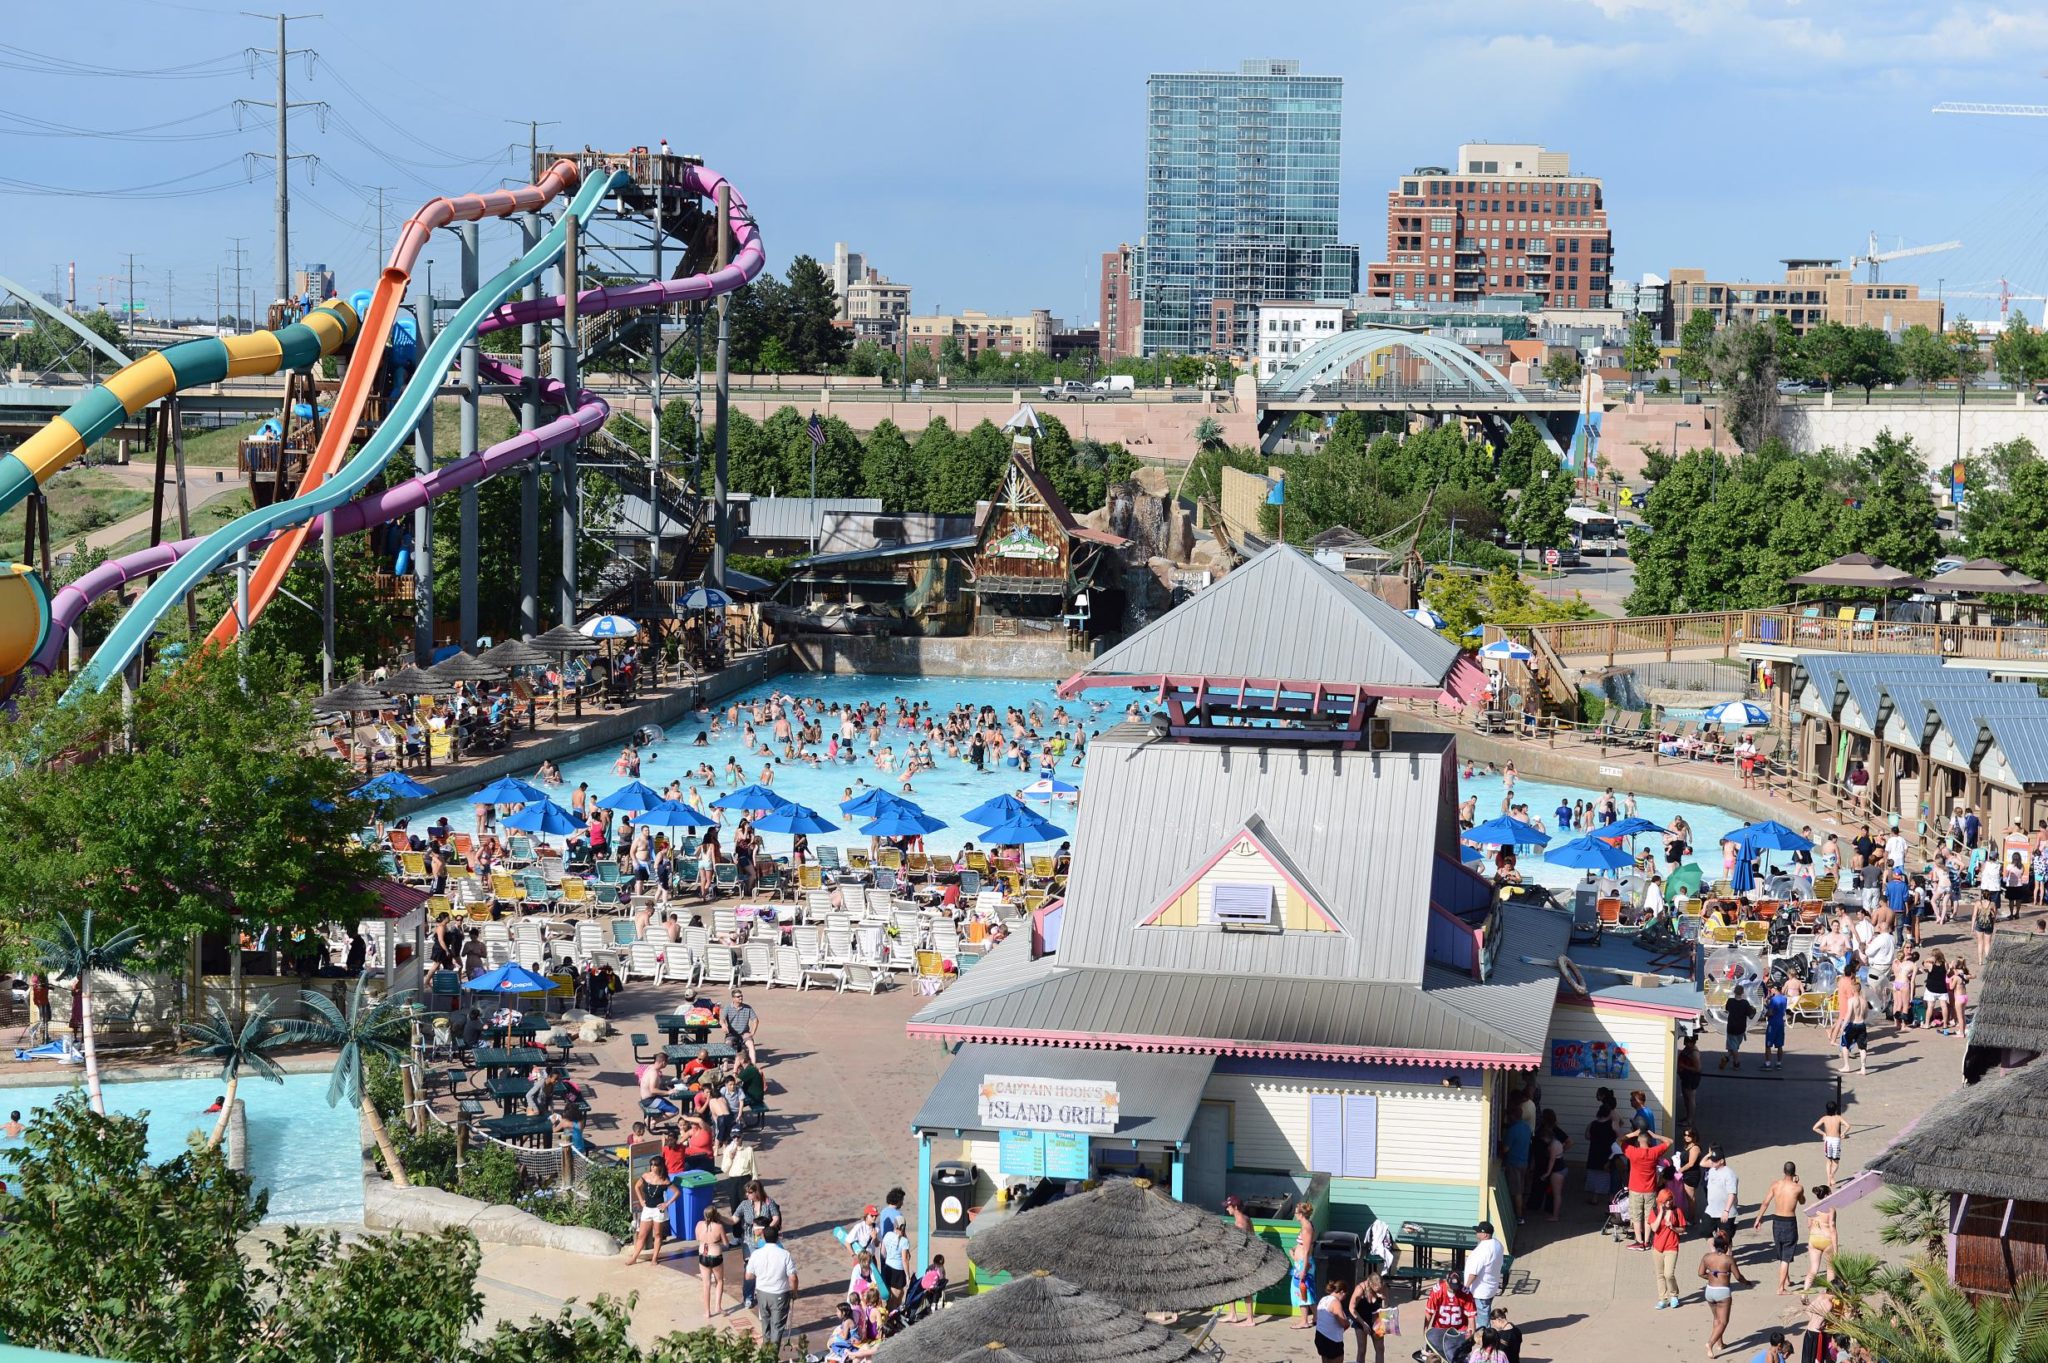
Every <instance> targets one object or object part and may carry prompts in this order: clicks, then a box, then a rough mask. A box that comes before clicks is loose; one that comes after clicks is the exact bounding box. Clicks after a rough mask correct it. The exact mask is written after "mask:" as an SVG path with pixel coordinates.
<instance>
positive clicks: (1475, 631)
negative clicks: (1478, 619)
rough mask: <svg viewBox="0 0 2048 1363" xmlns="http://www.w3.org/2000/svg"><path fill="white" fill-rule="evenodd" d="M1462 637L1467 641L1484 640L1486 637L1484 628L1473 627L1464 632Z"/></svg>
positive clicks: (1482, 626) (1479, 626)
mask: <svg viewBox="0 0 2048 1363" xmlns="http://www.w3.org/2000/svg"><path fill="white" fill-rule="evenodd" d="M1463 637H1464V638H1467V639H1484V638H1485V637H1486V626H1484V625H1474V626H1472V628H1470V629H1468V630H1466V631H1465V633H1464V636H1463Z"/></svg>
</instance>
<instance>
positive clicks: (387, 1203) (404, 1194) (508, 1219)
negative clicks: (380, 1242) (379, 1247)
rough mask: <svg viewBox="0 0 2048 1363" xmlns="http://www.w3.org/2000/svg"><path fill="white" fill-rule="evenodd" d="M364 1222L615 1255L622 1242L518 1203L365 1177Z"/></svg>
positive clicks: (491, 1241) (596, 1255)
mask: <svg viewBox="0 0 2048 1363" xmlns="http://www.w3.org/2000/svg"><path fill="white" fill-rule="evenodd" d="M363 1224H364V1225H365V1226H368V1227H369V1228H370V1229H372V1230H402V1231H414V1232H427V1233H431V1232H433V1231H439V1230H446V1229H447V1228H449V1227H451V1226H460V1227H462V1228H464V1229H466V1230H468V1231H469V1232H470V1234H472V1235H474V1236H476V1238H477V1239H479V1240H481V1241H483V1242H484V1243H485V1244H493V1245H536V1246H539V1247H540V1248H542V1249H559V1250H565V1251H567V1252H568V1253H570V1254H588V1255H590V1256H592V1257H594V1258H615V1257H617V1255H618V1252H619V1242H618V1241H616V1240H614V1239H612V1238H611V1237H610V1236H609V1235H606V1234H605V1233H604V1232H603V1231H601V1230H597V1229H595V1228H594V1227H591V1226H558V1225H556V1224H555V1223H554V1222H552V1221H543V1220H541V1219H540V1218H539V1217H537V1216H535V1215H533V1214H532V1213H531V1212H523V1211H520V1210H519V1209H518V1208H517V1207H504V1206H495V1205H493V1204H491V1203H488V1202H479V1201H478V1200H477V1199H475V1198H473V1197H464V1196H462V1194H460V1193H451V1192H448V1191H446V1190H445V1189H442V1188H401V1187H399V1186H398V1185H397V1184H395V1183H389V1182H387V1181H385V1180H384V1179H382V1178H377V1177H374V1176H372V1177H365V1178H364V1179H363Z"/></svg>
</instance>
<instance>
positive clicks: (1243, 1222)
mask: <svg viewBox="0 0 2048 1363" xmlns="http://www.w3.org/2000/svg"><path fill="white" fill-rule="evenodd" d="M1223 1210H1224V1211H1226V1212H1228V1213H1229V1214H1230V1224H1231V1225H1233V1226H1236V1227H1237V1228H1238V1229H1239V1230H1241V1231H1243V1232H1244V1233H1245V1234H1246V1235H1249V1236H1251V1237H1253V1238H1254V1239H1256V1238H1257V1237H1258V1232H1257V1231H1256V1230H1254V1229H1252V1218H1251V1214H1250V1213H1249V1212H1247V1211H1246V1210H1245V1209H1244V1201H1243V1199H1241V1198H1239V1197H1238V1195H1237V1194H1236V1193H1232V1194H1231V1195H1230V1196H1228V1197H1226V1198H1224V1199H1223ZM1360 1286H1361V1290H1362V1288H1363V1284H1361V1285H1360ZM1240 1306H1241V1307H1243V1308H1244V1314H1243V1315H1239V1314H1238V1308H1239V1307H1240ZM1257 1319H1258V1317H1257V1316H1255V1315H1253V1314H1252V1304H1251V1302H1250V1301H1248V1300H1243V1299H1240V1300H1238V1301H1234V1302H1232V1303H1230V1314H1229V1315H1227V1316H1225V1317H1224V1318H1223V1323H1224V1324H1225V1325H1251V1324H1253V1323H1255V1322H1256V1321H1257Z"/></svg>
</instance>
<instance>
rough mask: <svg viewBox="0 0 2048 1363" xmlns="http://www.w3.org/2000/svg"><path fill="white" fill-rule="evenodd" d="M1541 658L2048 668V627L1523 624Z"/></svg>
mask: <svg viewBox="0 0 2048 1363" xmlns="http://www.w3.org/2000/svg"><path fill="white" fill-rule="evenodd" d="M1508 632H1509V633H1512V634H1515V635H1518V636H1526V637H1528V638H1529V639H1530V640H1531V646H1532V647H1534V648H1536V650H1537V652H1538V654H1539V655H1544V654H1549V655H1555V656H1556V657H1557V658H1559V659H1562V660H1564V661H1567V662H1571V663H1573V664H1575V665H1578V666H1586V665H1588V664H1589V663H1590V662H1591V661H1592V660H1595V659H1599V660H1604V661H1605V662H1606V663H1608V664H1613V663H1615V662H1617V661H1620V660H1622V659H1627V658H1640V657H1643V656H1645V655H1649V656H1661V657H1662V658H1663V659H1664V660H1665V661H1667V662H1668V661H1670V660H1671V658H1672V657H1673V656H1674V655H1676V654H1677V653H1679V652H1680V651H1682V650H1693V649H1719V650H1720V651H1721V653H1722V655H1723V656H1729V655H1732V654H1733V653H1734V652H1735V650H1736V649H1737V648H1738V647H1739V646H1741V645H1742V644H1745V643H1751V644H1776V645H1779V646H1782V647H1785V648H1792V649H1806V650H1810V651H1812V652H1815V653H1901V654H1904V653H1923V654H1935V655H1938V656H1941V657H1948V658H1982V659H1985V660H1987V661H1999V660H2003V661H2039V662H2048V624H2018V625H1940V624H1936V625H1921V624H1908V623H1905V622H1903V621H1890V620H1854V621H1851V620H1839V619H1827V618H1823V617H1820V616H1808V615H1806V614H1805V613H1804V608H1799V609H1791V608H1783V607H1781V608H1777V609H1772V610H1745V611H1705V612H1701V613H1699V614H1696V615H1644V616H1635V617H1632V618H1629V619H1622V620H1569V621H1562V622H1559V623H1554V624H1546V625H1517V626H1515V627H1514V628H1513V629H1511V630H1510V631H1508Z"/></svg>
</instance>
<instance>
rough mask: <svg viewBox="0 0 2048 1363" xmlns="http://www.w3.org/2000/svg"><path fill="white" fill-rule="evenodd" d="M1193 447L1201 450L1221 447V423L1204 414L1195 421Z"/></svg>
mask: <svg viewBox="0 0 2048 1363" xmlns="http://www.w3.org/2000/svg"><path fill="white" fill-rule="evenodd" d="M1194 435H1195V448H1196V449H1202V450H1214V449H1221V448H1222V446H1223V443H1224V441H1223V423H1222V422H1220V421H1218V420H1217V419H1216V418H1215V417H1213V416H1205V417H1203V418H1202V419H1201V420H1200V421H1197V422H1196V423H1195V431H1194Z"/></svg>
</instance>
